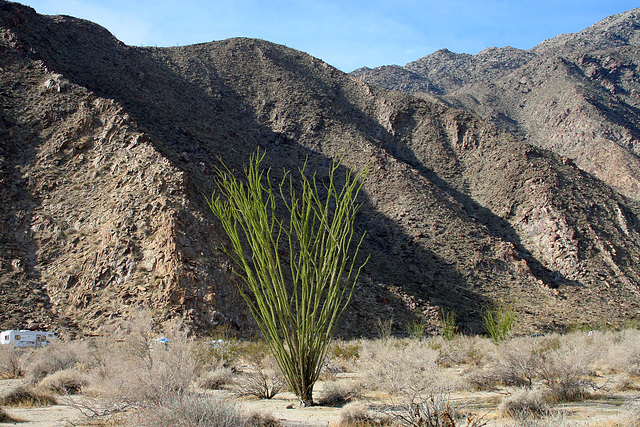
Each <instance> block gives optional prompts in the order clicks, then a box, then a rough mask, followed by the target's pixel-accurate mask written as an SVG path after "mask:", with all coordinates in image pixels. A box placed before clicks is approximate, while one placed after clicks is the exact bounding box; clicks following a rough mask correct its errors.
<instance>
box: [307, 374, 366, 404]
mask: <svg viewBox="0 0 640 427" xmlns="http://www.w3.org/2000/svg"><path fill="white" fill-rule="evenodd" d="M362 397H363V393H362V384H360V383H355V382H353V381H345V380H343V381H331V382H327V383H325V385H324V389H323V390H322V394H321V396H320V399H318V402H317V404H318V405H320V406H344V405H346V404H347V403H350V402H352V401H354V400H356V399H361V398H362Z"/></svg>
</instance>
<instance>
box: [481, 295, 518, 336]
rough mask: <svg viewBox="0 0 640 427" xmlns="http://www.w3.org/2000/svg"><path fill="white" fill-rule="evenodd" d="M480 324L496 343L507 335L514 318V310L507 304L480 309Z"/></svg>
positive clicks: (511, 327)
mask: <svg viewBox="0 0 640 427" xmlns="http://www.w3.org/2000/svg"><path fill="white" fill-rule="evenodd" d="M481 315H482V324H483V326H484V329H485V330H486V331H487V333H488V334H489V336H490V337H491V339H492V340H493V342H495V343H496V344H497V343H499V342H500V341H504V340H505V339H507V338H508V337H509V334H510V333H511V330H512V329H513V324H514V322H515V318H516V310H515V309H514V308H513V307H511V306H508V305H504V304H500V305H498V306H497V307H495V308H493V309H490V308H485V309H484V310H482V313H481Z"/></svg>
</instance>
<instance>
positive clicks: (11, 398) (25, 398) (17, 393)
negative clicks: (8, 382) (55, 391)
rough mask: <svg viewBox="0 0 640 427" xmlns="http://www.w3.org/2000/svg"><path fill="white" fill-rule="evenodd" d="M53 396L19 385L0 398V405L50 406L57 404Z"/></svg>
mask: <svg viewBox="0 0 640 427" xmlns="http://www.w3.org/2000/svg"><path fill="white" fill-rule="evenodd" d="M57 404H58V402H57V400H56V398H55V397H53V396H51V395H50V394H48V393H45V392H42V391H40V390H37V389H35V388H33V387H27V386H21V387H17V388H14V389H12V390H10V391H9V392H8V393H7V394H5V395H4V396H2V398H0V405H2V406H29V407H31V406H51V405H57Z"/></svg>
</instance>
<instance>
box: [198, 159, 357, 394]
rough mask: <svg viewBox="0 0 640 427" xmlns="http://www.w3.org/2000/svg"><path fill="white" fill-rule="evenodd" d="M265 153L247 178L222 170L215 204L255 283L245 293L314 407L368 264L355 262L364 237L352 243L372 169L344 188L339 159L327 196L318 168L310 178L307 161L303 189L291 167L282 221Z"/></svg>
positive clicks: (287, 371) (241, 266)
mask: <svg viewBox="0 0 640 427" xmlns="http://www.w3.org/2000/svg"><path fill="white" fill-rule="evenodd" d="M263 158H264V154H263V155H262V156H261V155H259V154H255V155H253V156H252V157H251V159H250V162H249V166H248V167H246V168H245V175H246V181H245V180H239V179H237V178H235V177H234V175H233V174H232V172H231V171H230V170H229V169H225V170H220V171H219V174H218V180H217V183H216V184H217V187H218V193H219V194H217V195H216V194H214V195H213V196H212V197H211V199H210V200H209V201H208V202H209V206H210V208H211V210H212V211H213V213H214V214H215V215H216V216H217V217H218V218H219V219H220V221H221V223H222V226H223V228H224V230H225V232H226V233H227V235H228V236H229V239H230V240H231V249H229V250H225V251H226V253H227V254H228V255H229V256H230V257H231V258H232V259H233V260H234V261H235V265H236V269H235V271H236V273H237V274H238V275H239V276H241V277H242V279H243V280H244V282H245V283H246V285H247V289H248V292H246V291H244V290H242V289H241V293H242V296H243V298H244V299H245V301H246V302H247V304H248V305H249V308H250V309H251V313H252V315H253V317H254V318H255V320H256V322H257V324H258V327H259V328H260V330H261V332H262V334H263V336H264V338H265V340H266V341H267V343H268V345H269V347H270V349H271V351H272V352H273V354H274V357H275V358H276V360H277V362H278V365H279V366H280V369H281V370H282V373H283V374H284V376H285V379H286V380H287V383H288V385H289V386H290V387H291V389H292V390H293V391H294V393H295V394H296V395H297V396H298V398H299V399H300V402H301V404H302V405H304V406H307V405H312V404H313V386H314V384H315V382H316V380H317V379H318V376H319V375H320V370H321V368H322V361H323V360H324V358H325V356H326V353H327V348H328V344H329V343H330V341H331V338H332V336H333V332H334V329H335V327H336V322H337V320H338V318H339V317H340V315H341V314H342V313H343V312H344V310H345V308H346V307H347V305H348V303H349V301H350V299H351V295H352V293H353V287H354V285H355V282H356V280H357V278H358V275H359V274H360V270H361V269H362V266H363V265H364V264H362V265H361V266H360V267H356V265H355V259H356V255H357V253H358V251H359V249H360V245H361V243H362V238H361V239H360V240H359V241H358V242H355V243H353V242H352V241H353V240H354V239H353V237H354V221H355V215H356V212H357V211H358V209H359V205H357V204H356V203H355V199H356V197H357V195H358V193H359V191H360V189H361V188H362V184H363V182H364V179H365V178H366V176H367V174H368V169H366V168H365V169H364V170H362V171H360V172H359V173H355V174H354V173H352V172H351V171H347V172H346V176H345V180H344V184H343V185H342V186H341V188H338V186H337V185H336V173H337V172H338V169H339V168H340V164H339V163H334V164H333V166H332V168H331V171H330V173H329V176H328V177H327V179H325V180H324V182H323V186H324V188H323V189H322V190H323V191H322V194H324V195H325V196H324V197H323V196H321V194H320V193H321V192H320V190H321V188H319V187H318V183H317V182H316V178H315V174H314V175H312V176H311V178H310V177H308V174H307V172H306V171H305V168H304V167H303V168H302V169H301V170H300V171H299V172H300V177H299V180H298V187H299V188H300V189H299V190H298V191H296V186H295V184H294V181H293V178H292V176H291V174H290V173H286V174H285V178H284V179H283V180H282V182H281V183H280V185H279V188H278V190H279V194H280V196H281V201H278V203H282V205H284V208H286V211H288V214H289V215H288V219H287V220H281V219H279V218H278V216H277V215H276V208H277V206H276V205H277V200H276V197H277V196H276V193H274V191H273V188H272V186H271V184H270V180H269V172H268V171H264V170H262V169H261V167H260V164H261V162H262V160H263ZM352 243H353V244H352ZM282 247H285V248H288V253H289V258H288V260H286V259H285V260H283V258H282V257H281V249H282ZM246 254H248V255H249V256H248V257H245V255H246ZM285 261H288V264H289V267H288V268H287V267H286V264H285Z"/></svg>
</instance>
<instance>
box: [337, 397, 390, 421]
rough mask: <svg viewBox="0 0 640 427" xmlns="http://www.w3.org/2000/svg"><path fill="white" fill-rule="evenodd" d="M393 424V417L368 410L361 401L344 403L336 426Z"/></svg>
mask: <svg viewBox="0 0 640 427" xmlns="http://www.w3.org/2000/svg"><path fill="white" fill-rule="evenodd" d="M391 425H393V417H391V416H389V415H386V414H380V413H377V412H374V411H371V410H369V408H368V407H367V405H365V404H364V403H362V402H351V403H348V404H346V405H345V406H344V407H343V408H342V410H341V411H340V420H339V421H338V423H337V425H336V427H384V426H391Z"/></svg>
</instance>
